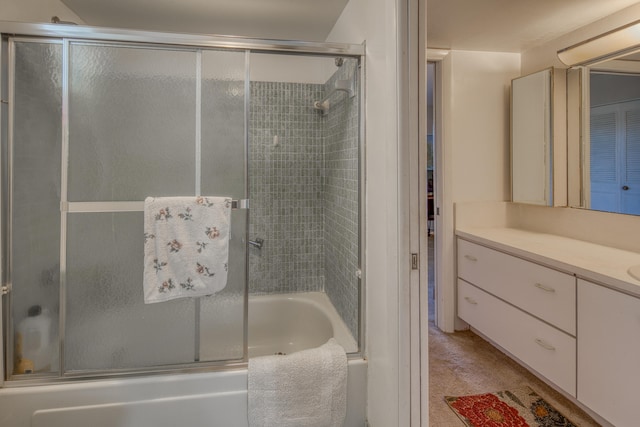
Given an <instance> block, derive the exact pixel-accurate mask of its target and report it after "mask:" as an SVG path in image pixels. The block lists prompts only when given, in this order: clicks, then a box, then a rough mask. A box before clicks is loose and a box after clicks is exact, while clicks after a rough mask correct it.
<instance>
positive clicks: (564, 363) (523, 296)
mask: <svg viewBox="0 0 640 427" xmlns="http://www.w3.org/2000/svg"><path fill="white" fill-rule="evenodd" d="M575 281H576V279H575V277H574V276H573V275H571V274H567V273H564V272H560V271H557V270H554V269H551V268H548V267H545V266H542V265H539V264H535V263H532V262H530V261H527V260H524V259H521V258H517V257H514V256H511V255H508V254H505V253H503V252H499V251H496V250H494V249H491V248H487V247H484V246H481V245H478V244H475V243H471V242H468V241H466V240H463V239H458V301H457V303H458V316H459V317H460V318H461V319H463V320H464V321H466V322H467V323H469V324H470V325H471V326H472V327H474V328H475V329H476V330H478V331H479V332H480V333H482V334H483V335H485V336H486V337H487V338H489V339H490V340H492V341H493V342H495V343H496V344H497V345H499V346H500V347H502V348H504V349H505V350H506V351H508V352H509V353H511V354H512V355H514V356H515V357H516V358H518V359H520V360H521V361H522V362H523V363H525V364H526V365H528V366H529V367H531V368H532V369H533V370H535V371H537V372H538V373H539V374H541V375H542V376H544V377H545V378H547V379H548V380H550V381H551V382H553V383H555V384H556V385H557V386H558V387H560V388H562V389H563V390H564V391H566V392H567V393H569V394H570V395H572V396H574V397H575V395H576V338H575V334H576V321H575V318H576V316H575V313H576V300H575V289H576V288H575V286H576V283H575Z"/></svg>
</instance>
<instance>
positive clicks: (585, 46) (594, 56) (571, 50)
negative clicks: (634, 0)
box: [558, 21, 640, 67]
mask: <svg viewBox="0 0 640 427" xmlns="http://www.w3.org/2000/svg"><path fill="white" fill-rule="evenodd" d="M638 45H640V21H635V22H632V23H630V24H628V25H625V26H623V27H620V28H616V29H615V30H612V31H609V32H607V33H604V34H602V35H599V36H597V37H593V38H591V39H589V40H585V41H583V42H580V43H577V44H575V45H573V46H569V47H567V48H565V49H562V50H560V51H558V58H559V59H560V61H562V62H563V63H564V64H566V65H568V66H570V67H574V66H579V65H586V64H596V63H598V62H601V61H607V60H610V59H614V58H617V57H619V56H623V55H626V54H628V53H629V52H630V51H632V50H636V49H637V48H638Z"/></svg>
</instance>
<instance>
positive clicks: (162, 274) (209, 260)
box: [143, 197, 231, 304]
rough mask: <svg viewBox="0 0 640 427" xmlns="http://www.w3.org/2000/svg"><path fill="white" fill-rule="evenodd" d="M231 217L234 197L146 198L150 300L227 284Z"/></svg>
mask: <svg viewBox="0 0 640 427" xmlns="http://www.w3.org/2000/svg"><path fill="white" fill-rule="evenodd" d="M230 216H231V199H230V198H228V197H147V198H146V199H145V201H144V281H143V283H144V302H145V304H150V303H155V302H162V301H168V300H171V299H175V298H186V297H201V296H205V295H212V294H215V293H216V292H219V291H220V290H222V289H224V287H225V286H226V284H227V270H228V259H229V227H230Z"/></svg>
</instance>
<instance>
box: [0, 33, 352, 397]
mask: <svg viewBox="0 0 640 427" xmlns="http://www.w3.org/2000/svg"><path fill="white" fill-rule="evenodd" d="M0 30H1V31H2V33H3V34H2V49H1V53H2V66H3V68H2V100H3V103H2V125H1V130H2V172H3V174H2V184H3V198H2V237H3V239H2V242H3V246H2V250H3V253H2V255H3V256H2V260H3V263H2V279H3V291H4V293H5V294H6V295H4V297H3V304H2V316H1V317H2V321H3V340H2V342H3V345H4V352H3V355H4V377H5V383H4V385H7V386H11V385H23V384H31V383H46V382H60V381H64V380H67V379H74V378H80V379H85V378H89V377H90V378H96V377H105V376H113V375H128V374H136V375H139V374H142V373H150V372H158V371H160V372H171V371H185V370H191V369H197V370H202V369H206V370H216V369H217V368H218V367H220V368H229V367H231V366H236V367H242V366H243V364H244V363H246V361H247V358H248V352H247V348H248V340H249V337H248V331H247V316H248V297H249V294H251V295H261V294H269V295H272V294H282V293H292V292H293V293H299V292H321V293H324V294H326V296H327V297H328V298H329V300H330V301H331V302H332V304H333V306H334V307H335V309H336V311H337V312H338V314H339V316H340V317H341V319H342V321H343V322H344V324H345V325H346V327H347V329H348V330H349V331H350V332H351V334H352V335H353V337H354V338H355V340H356V341H357V342H359V343H360V346H361V345H362V341H361V337H362V333H361V332H362V322H361V318H362V308H361V304H360V302H361V301H362V288H363V286H362V274H361V249H360V248H361V240H362V232H361V227H362V223H363V221H362V209H361V206H362V202H361V199H362V185H363V171H362V168H361V163H362V162H361V158H362V156H363V150H362V146H363V143H362V132H361V129H362V110H363V105H362V101H361V100H362V99H363V95H362V92H361V89H360V88H361V81H362V76H363V75H364V70H363V67H362V58H363V56H362V55H363V47H362V46H356V45H341V44H314V43H302V42H283V43H275V42H266V41H260V40H243V39H239V38H223V37H208V36H188V37H187V36H180V35H167V34H161V33H145V32H123V31H117V30H100V29H93V28H84V27H67V26H56V25H30V24H13V23H1V25H0ZM188 195H192V196H197V195H220V196H228V197H231V198H232V199H233V200H234V205H233V209H232V216H231V224H232V228H231V240H230V253H229V274H228V282H227V285H226V287H225V289H224V290H223V291H221V292H219V293H218V294H216V295H212V296H209V297H204V298H197V299H190V298H185V299H178V300H173V301H169V302H164V303H158V304H148V305H145V304H144V303H143V293H142V276H143V243H144V239H143V232H142V229H143V214H142V209H143V200H144V199H145V197H148V196H188ZM203 330H206V331H207V333H206V334H205V333H203V332H202V331H203ZM34 331H35V333H34ZM212 331H213V333H212ZM355 351H356V353H357V351H358V350H357V349H355Z"/></svg>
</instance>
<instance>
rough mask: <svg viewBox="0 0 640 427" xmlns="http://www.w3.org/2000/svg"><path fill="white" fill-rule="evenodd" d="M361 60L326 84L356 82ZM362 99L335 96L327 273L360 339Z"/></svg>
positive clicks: (329, 140) (329, 288) (328, 128)
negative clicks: (360, 131)
mask: <svg viewBox="0 0 640 427" xmlns="http://www.w3.org/2000/svg"><path fill="white" fill-rule="evenodd" d="M356 65H357V64H356V61H355V60H353V59H348V60H345V62H344V64H343V65H342V67H341V68H339V69H338V71H336V73H335V74H334V75H333V77H332V78H331V79H330V80H329V81H328V82H327V83H326V85H325V86H326V90H330V88H331V87H333V85H334V84H335V81H336V80H337V79H349V78H352V77H353V75H354V73H355V72H356V70H357V69H356ZM358 99H359V97H358V96H357V95H356V96H354V97H352V98H350V97H349V96H348V95H347V94H346V93H344V92H339V93H337V94H335V95H333V96H332V99H331V102H332V103H331V109H330V110H329V113H328V115H327V116H326V117H325V120H326V124H325V153H324V155H325V174H326V176H325V185H324V191H323V200H324V265H325V270H324V275H325V292H326V293H327V295H328V296H329V298H330V299H331V302H332V303H333V305H334V307H335V308H336V309H337V310H338V313H340V316H342V319H343V320H344V321H345V323H346V324H347V326H348V327H349V329H350V330H351V333H352V334H353V336H354V337H358V313H359V310H358V300H359V298H358V296H359V292H358V288H359V279H358V278H357V276H356V271H357V270H358V266H359V260H358V253H359V252H358V247H359V225H358V224H359V221H358V216H359V213H358V174H359V169H358V158H359V151H358V145H359V143H358V141H359V122H358V113H359V102H358Z"/></svg>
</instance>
